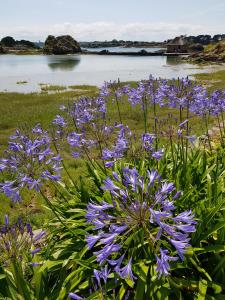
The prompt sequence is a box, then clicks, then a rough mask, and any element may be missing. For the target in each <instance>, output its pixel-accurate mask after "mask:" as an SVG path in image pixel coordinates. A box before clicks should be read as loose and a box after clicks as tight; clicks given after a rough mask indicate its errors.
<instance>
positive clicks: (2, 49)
mask: <svg viewBox="0 0 225 300" xmlns="http://www.w3.org/2000/svg"><path fill="white" fill-rule="evenodd" d="M4 53H6V52H5V50H4V48H3V47H2V46H1V45H0V54H4Z"/></svg>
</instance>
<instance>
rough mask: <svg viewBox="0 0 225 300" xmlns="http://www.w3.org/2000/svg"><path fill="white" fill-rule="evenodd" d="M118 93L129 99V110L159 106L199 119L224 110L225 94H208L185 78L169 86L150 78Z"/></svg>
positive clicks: (170, 83) (166, 83)
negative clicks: (184, 111)
mask: <svg viewBox="0 0 225 300" xmlns="http://www.w3.org/2000/svg"><path fill="white" fill-rule="evenodd" d="M118 90H119V94H124V95H127V96H128V101H129V102H130V103H131V105H132V106H136V105H137V104H140V105H142V108H143V109H144V106H145V105H153V104H158V105H159V106H160V107H168V108H177V109H180V108H182V109H188V110H190V111H191V112H192V113H194V114H196V115H200V116H202V115H204V114H206V113H211V114H214V115H215V114H218V113H221V112H222V111H224V109H225V93H224V91H215V92H213V93H212V94H210V93H208V92H207V90H206V88H205V87H203V86H202V85H200V84H197V83H196V82H193V81H192V80H190V79H189V78H188V77H186V78H180V79H178V80H175V79H174V80H173V81H170V82H169V81H167V80H162V79H160V78H159V79H156V78H154V77H153V76H150V77H149V80H143V81H140V82H139V83H138V84H137V87H133V88H130V87H128V88H126V89H121V88H119V89H118ZM115 92H116V91H115ZM115 92H114V93H115Z"/></svg>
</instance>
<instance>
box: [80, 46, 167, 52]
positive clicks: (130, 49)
mask: <svg viewBox="0 0 225 300" xmlns="http://www.w3.org/2000/svg"><path fill="white" fill-rule="evenodd" d="M83 49H84V50H88V51H97V52H100V51H102V50H108V51H109V52H139V51H141V50H145V51H147V52H156V51H159V50H164V49H165V48H159V47H150V48H145V47H144V48H136V47H132V48H122V47H107V48H83Z"/></svg>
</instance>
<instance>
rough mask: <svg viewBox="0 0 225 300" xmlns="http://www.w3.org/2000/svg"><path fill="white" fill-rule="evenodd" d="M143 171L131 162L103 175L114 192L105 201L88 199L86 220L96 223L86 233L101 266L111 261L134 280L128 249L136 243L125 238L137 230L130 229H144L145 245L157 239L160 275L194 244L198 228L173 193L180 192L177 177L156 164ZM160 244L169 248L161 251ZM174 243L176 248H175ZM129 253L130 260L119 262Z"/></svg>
mask: <svg viewBox="0 0 225 300" xmlns="http://www.w3.org/2000/svg"><path fill="white" fill-rule="evenodd" d="M142 175H143V176H140V174H139V172H138V170H137V169H136V168H129V167H125V168H123V169H122V170H121V172H120V173H119V174H118V173H116V172H113V173H112V176H111V177H107V179H106V180H104V184H105V185H104V186H103V190H108V191H110V194H107V197H106V198H105V200H104V201H103V202H101V203H94V202H89V204H88V206H87V214H86V218H87V222H88V223H91V224H92V225H93V228H92V229H91V230H92V231H93V232H95V235H94V236H90V238H89V239H87V244H88V245H89V248H92V247H95V248H97V249H96V250H97V251H95V252H93V254H94V255H95V256H96V260H97V262H98V263H99V264H100V266H103V265H104V266H107V265H108V264H109V265H110V266H111V267H112V272H114V273H117V274H118V275H119V276H120V277H121V278H130V279H131V280H134V279H135V277H134V275H133V273H132V263H131V257H129V255H128V254H129V253H130V252H131V251H132V249H129V245H131V247H133V243H132V241H129V244H127V242H126V241H127V238H129V237H130V236H131V237H132V236H133V235H132V234H131V232H132V233H135V232H137V231H138V232H139V231H140V232H141V234H142V239H143V240H144V241H146V245H148V244H149V241H151V242H152V244H154V246H155V247H154V249H155V251H156V253H155V255H156V262H157V266H158V267H157V270H158V273H159V276H162V275H168V273H169V269H170V265H169V263H170V261H176V260H177V259H178V258H177V256H174V255H177V254H178V256H179V257H180V258H181V259H182V260H183V259H184V253H185V251H186V249H187V248H188V247H189V246H190V245H189V243H188V242H189V240H190V238H189V234H190V233H192V232H194V231H195V224H196V222H195V221H194V216H193V214H192V213H191V211H190V212H183V213H180V214H178V215H176V206H175V203H174V199H177V198H178V197H179V196H180V195H181V192H176V190H175V187H174V184H173V183H171V182H162V181H161V177H160V175H159V174H158V171H155V170H152V171H148V172H146V174H142ZM111 203H113V205H112V204H111ZM97 242H98V244H96V243H97ZM134 242H135V241H134ZM161 244H163V245H164V247H165V248H167V249H164V250H162V251H161V252H160V254H159V253H158V252H159V249H160V245H161ZM171 245H172V247H173V248H175V249H176V253H175V254H174V252H175V251H173V252H172V251H171ZM157 249H158V250H157ZM169 251H170V252H169ZM127 256H128V257H127ZM125 258H126V259H127V260H128V264H127V265H126V266H125V267H122V268H121V264H122V262H123V260H124V259H125ZM96 274H97V273H96ZM99 274H100V273H98V275H99ZM99 276H100V275H99Z"/></svg>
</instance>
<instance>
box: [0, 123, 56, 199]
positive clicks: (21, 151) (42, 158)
mask: <svg viewBox="0 0 225 300" xmlns="http://www.w3.org/2000/svg"><path fill="white" fill-rule="evenodd" d="M51 147H52V145H51V139H50V137H49V135H48V133H47V132H46V131H44V130H43V129H42V128H41V126H40V125H37V126H35V127H34V128H33V129H32V132H31V133H29V134H25V133H23V132H21V131H19V130H17V131H16V133H15V134H14V135H13V136H11V137H10V141H9V143H8V149H7V150H6V151H5V157H4V158H3V159H1V160H0V168H1V171H2V172H3V171H4V174H5V176H4V182H2V183H0V192H2V193H4V194H5V195H6V196H7V197H9V198H11V199H12V200H13V201H14V202H17V201H20V200H21V190H22V189H23V188H28V189H29V190H32V189H34V190H36V191H39V190H40V187H41V186H42V184H43V181H46V180H52V181H59V180H60V178H61V176H60V173H61V157H60V155H59V154H57V153H56V154H55V153H54V151H53V150H52V148H51ZM5 178H7V179H8V180H6V179H5Z"/></svg>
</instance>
